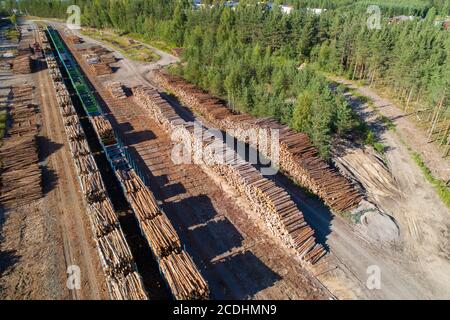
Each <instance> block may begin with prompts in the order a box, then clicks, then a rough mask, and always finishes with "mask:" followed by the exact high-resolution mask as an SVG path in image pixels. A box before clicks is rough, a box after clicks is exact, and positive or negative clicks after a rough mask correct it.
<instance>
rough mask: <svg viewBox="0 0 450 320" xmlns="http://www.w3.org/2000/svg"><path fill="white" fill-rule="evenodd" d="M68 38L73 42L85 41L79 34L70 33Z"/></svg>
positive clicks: (80, 42)
mask: <svg viewBox="0 0 450 320" xmlns="http://www.w3.org/2000/svg"><path fill="white" fill-rule="evenodd" d="M67 38H68V39H69V42H70V43H72V44H82V43H83V38H80V37H79V36H77V35H69V36H68V37H67Z"/></svg>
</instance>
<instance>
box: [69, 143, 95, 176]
mask: <svg viewBox="0 0 450 320" xmlns="http://www.w3.org/2000/svg"><path fill="white" fill-rule="evenodd" d="M69 145H70V150H71V151H72V155H73V156H74V158H75V159H78V158H80V157H82V156H87V155H89V154H91V151H90V150H89V146H88V144H87V141H86V139H82V140H69ZM79 169H80V170H81V168H79Z"/></svg>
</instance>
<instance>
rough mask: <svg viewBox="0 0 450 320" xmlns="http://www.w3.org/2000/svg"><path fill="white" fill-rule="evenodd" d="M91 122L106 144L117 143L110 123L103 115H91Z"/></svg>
mask: <svg viewBox="0 0 450 320" xmlns="http://www.w3.org/2000/svg"><path fill="white" fill-rule="evenodd" d="M92 124H93V126H94V129H95V131H96V132H97V133H98V135H99V136H100V139H101V140H102V142H103V144H104V145H106V146H109V145H112V144H115V143H117V140H116V137H115V135H114V130H113V127H112V126H111V123H110V122H109V121H108V120H107V119H106V118H105V117H104V116H95V117H92Z"/></svg>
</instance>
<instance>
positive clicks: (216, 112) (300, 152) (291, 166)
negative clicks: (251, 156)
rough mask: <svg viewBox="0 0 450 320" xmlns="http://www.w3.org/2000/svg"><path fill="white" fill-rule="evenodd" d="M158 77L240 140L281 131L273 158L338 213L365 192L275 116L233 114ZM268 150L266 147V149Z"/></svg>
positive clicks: (175, 80) (182, 84) (180, 82)
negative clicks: (255, 134) (252, 135)
mask: <svg viewBox="0 0 450 320" xmlns="http://www.w3.org/2000/svg"><path fill="white" fill-rule="evenodd" d="M156 80H157V81H158V82H159V83H160V84H161V85H162V86H163V87H164V88H165V89H166V90H168V91H170V92H173V93H175V94H176V95H177V97H178V98H179V99H180V100H181V102H182V103H184V104H185V105H186V106H188V107H190V108H192V109H193V110H195V111H196V112H199V113H201V114H202V115H203V116H204V117H205V118H206V119H207V120H208V121H209V122H211V123H212V124H213V125H215V126H216V127H217V128H218V129H220V130H223V131H227V132H229V133H230V134H232V135H234V136H235V137H236V138H237V139H239V140H241V141H244V142H247V143H250V144H252V145H253V146H254V147H256V148H258V147H259V146H258V145H257V143H256V145H255V144H254V142H255V141H257V139H249V138H248V130H254V132H257V134H259V131H260V130H263V132H269V133H271V132H275V131H277V132H278V133H279V142H280V148H279V160H277V159H275V158H276V157H273V158H274V159H272V160H273V161H274V164H278V165H279V166H280V168H281V170H283V171H284V172H285V173H286V174H287V175H289V176H290V177H291V178H293V179H294V180H295V181H296V182H297V183H299V184H300V185H302V186H304V187H305V188H307V189H309V190H311V191H312V192H313V193H315V194H316V195H318V196H319V197H320V198H322V199H323V200H324V202H325V203H326V204H327V205H328V206H329V207H330V208H331V209H333V210H336V211H337V212H346V211H351V210H352V209H354V208H356V207H357V206H358V205H359V204H360V202H361V200H362V199H363V195H362V194H361V193H360V192H359V190H358V189H357V188H355V186H353V185H352V184H351V183H350V181H349V180H347V179H346V178H345V177H343V176H342V175H340V174H339V173H338V172H337V171H336V170H334V169H332V168H331V167H330V166H329V165H328V164H327V163H326V162H325V161H323V160H322V159H321V158H320V157H319V155H318V152H317V149H316V148H315V147H314V146H313V145H312V143H311V141H310V139H309V137H308V136H307V135H305V134H302V133H297V132H294V131H292V130H291V129H290V128H289V127H287V126H285V125H281V124H279V123H278V122H277V121H276V120H274V119H272V118H264V119H257V118H255V117H252V116H249V115H240V114H239V115H237V114H233V113H232V112H231V110H229V109H228V108H227V106H226V105H225V104H224V103H222V102H221V101H220V100H219V99H217V98H214V97H212V96H211V95H209V94H207V93H205V92H203V91H202V90H200V89H198V88H197V87H195V86H194V85H192V84H189V83H188V82H186V81H185V80H184V79H182V78H180V77H177V76H172V75H168V74H166V73H164V72H161V71H157V72H156ZM264 149H266V148H264ZM267 149H269V150H260V151H261V152H262V153H263V154H264V155H265V156H267V157H268V158H272V154H271V153H272V150H271V148H267Z"/></svg>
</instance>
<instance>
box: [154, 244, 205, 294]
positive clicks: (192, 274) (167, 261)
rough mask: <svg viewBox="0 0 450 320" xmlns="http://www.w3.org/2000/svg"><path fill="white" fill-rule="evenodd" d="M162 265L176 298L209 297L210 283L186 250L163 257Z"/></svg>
mask: <svg viewBox="0 0 450 320" xmlns="http://www.w3.org/2000/svg"><path fill="white" fill-rule="evenodd" d="M160 267H161V271H162V273H163V274H164V275H165V277H166V279H167V282H168V284H169V286H170V287H171V288H172V292H173V295H174V296H175V298H176V299H178V300H194V299H196V300H198V299H208V296H209V290H208V285H207V284H206V282H205V280H204V279H203V277H202V276H201V274H200V273H199V272H198V270H197V268H196V267H195V265H194V262H193V261H192V259H191V258H190V257H189V256H188V255H187V254H186V253H185V252H181V253H179V254H172V255H170V256H167V257H165V258H163V259H162V260H161V263H160Z"/></svg>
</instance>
